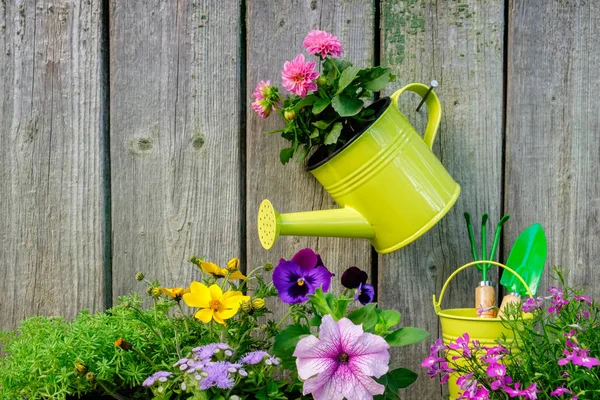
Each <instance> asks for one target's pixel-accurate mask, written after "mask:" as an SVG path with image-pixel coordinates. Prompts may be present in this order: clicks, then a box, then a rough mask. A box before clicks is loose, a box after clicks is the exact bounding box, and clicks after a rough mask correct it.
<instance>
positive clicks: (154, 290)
mask: <svg viewBox="0 0 600 400" xmlns="http://www.w3.org/2000/svg"><path fill="white" fill-rule="evenodd" d="M161 293H162V291H161V290H160V288H157V287H155V288H152V297H154V298H157V299H158V298H159V297H160V295H161Z"/></svg>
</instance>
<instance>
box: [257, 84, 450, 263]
mask: <svg viewBox="0 0 600 400" xmlns="http://www.w3.org/2000/svg"><path fill="white" fill-rule="evenodd" d="M405 91H412V92H415V93H417V94H419V95H420V96H422V97H424V96H425V95H426V93H427V91H428V87H427V86H425V85H423V84H419V83H413V84H410V85H408V86H405V87H404V88H402V89H400V90H398V91H397V92H395V93H394V94H393V95H392V96H390V99H382V100H380V101H387V104H385V105H384V107H383V111H382V112H381V114H380V115H379V117H378V118H377V119H376V120H375V122H373V124H372V125H371V126H370V127H369V128H367V129H366V130H365V132H363V133H362V134H360V135H358V136H356V137H355V138H354V139H352V140H351V141H350V142H349V144H348V145H346V146H345V147H343V148H342V149H341V150H339V152H338V153H334V154H333V155H331V156H329V157H327V158H326V159H325V160H322V161H319V162H315V163H314V164H312V165H311V162H310V160H309V167H308V168H309V171H310V172H311V173H312V174H313V175H314V176H315V178H317V180H318V181H319V182H320V183H321V185H323V187H324V188H325V189H326V190H327V191H328V192H329V194H330V195H331V196H332V197H333V198H334V200H335V201H336V202H337V203H338V204H339V205H340V206H341V208H339V209H334V210H322V211H308V212H299V213H288V214H279V213H277V212H276V211H275V209H274V208H273V206H272V205H271V203H270V202H268V200H265V201H263V203H262V204H261V206H260V210H259V215H258V231H259V237H260V240H261V243H262V245H263V247H265V248H266V249H270V248H271V247H272V245H273V243H274V241H275V240H276V239H277V237H278V236H279V235H295V236H335V237H354V238H365V239H369V240H370V241H371V244H372V245H373V246H374V247H375V250H377V252H379V253H390V252H392V251H395V250H397V249H399V248H401V247H403V246H406V245H407V244H409V243H411V242H412V241H414V240H415V239H417V238H418V237H419V236H421V235H423V234H424V233H425V232H427V231H428V230H429V229H430V228H431V227H433V226H434V225H435V224H436V223H437V222H438V221H439V220H440V219H441V218H442V217H443V216H444V215H445V214H446V213H447V212H448V211H449V210H450V208H452V206H453V205H454V203H455V202H456V199H457V198H458V195H459V193H460V186H459V185H458V184H457V183H456V182H455V181H454V179H452V177H451V176H450V174H449V173H448V171H446V169H445V168H444V166H443V165H442V163H441V162H440V161H439V160H438V159H437V157H436V156H435V155H434V154H433V152H432V151H431V148H432V146H433V141H434V139H435V136H436V133H437V130H438V127H439V124H440V120H441V115H442V109H441V105H440V102H439V99H438V97H437V95H436V94H435V93H434V92H433V91H432V92H431V93H430V94H429V95H428V96H427V99H426V104H427V109H428V112H429V121H428V123H427V128H426V131H425V134H424V135H423V137H421V136H420V135H419V134H418V133H417V132H416V131H415V129H414V128H413V127H412V125H411V124H410V123H409V122H408V120H407V119H406V117H405V116H404V115H402V113H401V112H400V111H399V110H398V98H399V97H400V95H401V94H402V93H403V92H405Z"/></svg>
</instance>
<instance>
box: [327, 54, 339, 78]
mask: <svg viewBox="0 0 600 400" xmlns="http://www.w3.org/2000/svg"><path fill="white" fill-rule="evenodd" d="M325 61H328V62H329V64H331V66H332V67H333V69H335V72H337V73H338V75H339V74H340V70H339V69H338V67H337V65H335V63H334V62H333V60H332V59H331V58H329V57H327V58H325Z"/></svg>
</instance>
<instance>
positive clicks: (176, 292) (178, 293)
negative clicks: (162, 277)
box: [160, 287, 190, 301]
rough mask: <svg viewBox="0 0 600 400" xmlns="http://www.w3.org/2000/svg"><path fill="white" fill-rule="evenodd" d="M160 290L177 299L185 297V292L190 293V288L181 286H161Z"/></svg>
mask: <svg viewBox="0 0 600 400" xmlns="http://www.w3.org/2000/svg"><path fill="white" fill-rule="evenodd" d="M160 291H161V292H163V294H165V295H166V296H169V297H170V298H172V299H175V300H176V301H179V300H181V298H182V297H183V295H184V294H186V293H189V292H190V289H184V288H181V287H177V288H170V289H169V288H160Z"/></svg>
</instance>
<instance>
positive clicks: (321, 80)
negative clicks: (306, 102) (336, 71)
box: [317, 75, 327, 86]
mask: <svg viewBox="0 0 600 400" xmlns="http://www.w3.org/2000/svg"><path fill="white" fill-rule="evenodd" d="M325 84H327V78H325V77H324V76H323V75H320V76H319V77H318V78H317V85H319V86H323V85H325Z"/></svg>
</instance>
